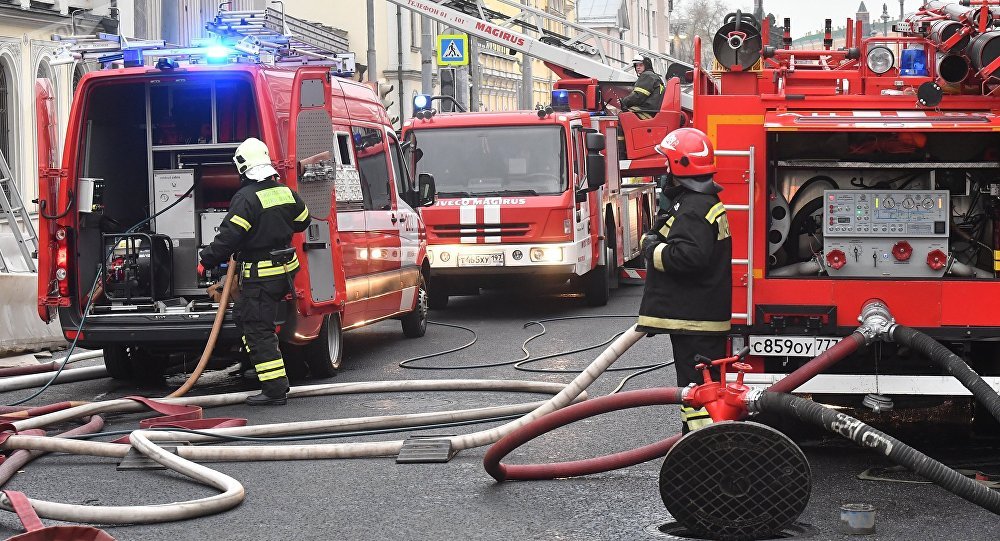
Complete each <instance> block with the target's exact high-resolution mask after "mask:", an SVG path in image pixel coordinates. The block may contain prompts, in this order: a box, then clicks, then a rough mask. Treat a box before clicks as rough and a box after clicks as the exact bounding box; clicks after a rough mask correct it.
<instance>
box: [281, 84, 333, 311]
mask: <svg viewBox="0 0 1000 541" xmlns="http://www.w3.org/2000/svg"><path fill="white" fill-rule="evenodd" d="M329 76H330V75H329V69H327V68H321V67H306V68H300V69H299V70H298V71H297V72H296V74H295V81H294V82H293V84H292V96H291V111H290V112H291V121H290V122H289V135H288V156H287V160H288V163H289V165H290V167H287V168H286V169H285V170H286V172H287V173H286V176H287V178H286V179H285V181H286V182H287V183H288V185H289V186H290V187H291V188H293V189H295V190H297V191H298V192H299V195H300V196H301V197H302V199H303V200H304V201H305V203H306V205H307V206H308V207H309V214H310V216H311V217H312V223H311V224H310V225H309V228H308V229H307V230H306V231H305V233H304V234H302V235H296V240H293V244H298V243H301V244H299V247H300V254H299V259H300V261H301V262H302V266H303V267H304V271H305V272H300V273H299V274H298V276H296V279H295V282H296V288H297V289H304V290H305V291H306V292H307V295H306V299H304V302H305V306H301V308H303V309H304V311H305V312H306V313H320V312H322V313H326V312H330V311H331V310H330V308H329V307H331V306H339V305H340V304H341V303H343V302H344V300H345V298H346V279H345V276H344V260H343V254H342V252H341V246H340V242H339V237H338V236H337V213H336V211H335V209H336V200H335V198H334V190H335V188H336V176H337V163H336V160H335V158H334V155H335V152H336V150H335V149H334V139H333V137H332V125H333V119H332V117H333V114H332V108H331V90H330V82H329ZM303 254H304V257H303Z"/></svg>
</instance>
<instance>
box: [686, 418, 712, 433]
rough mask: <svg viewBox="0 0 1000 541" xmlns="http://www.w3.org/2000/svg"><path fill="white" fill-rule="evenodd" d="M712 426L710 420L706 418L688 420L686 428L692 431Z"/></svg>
mask: <svg viewBox="0 0 1000 541" xmlns="http://www.w3.org/2000/svg"><path fill="white" fill-rule="evenodd" d="M710 424H712V418H711V417H707V418H705V419H688V421H687V427H688V430H691V431H694V430H698V429H699V428H705V427H706V426H708V425H710Z"/></svg>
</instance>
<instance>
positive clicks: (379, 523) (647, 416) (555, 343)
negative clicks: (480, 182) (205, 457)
mask: <svg viewBox="0 0 1000 541" xmlns="http://www.w3.org/2000/svg"><path fill="white" fill-rule="evenodd" d="M640 295H641V288H639V287H623V288H622V289H620V290H618V291H616V292H614V293H613V298H612V301H611V303H610V304H609V305H608V306H607V307H604V308H600V309H591V308H587V307H586V306H585V305H584V303H583V301H582V299H580V298H575V297H573V296H571V295H551V294H540V293H537V292H516V291H490V292H485V293H483V294H482V295H480V296H477V297H462V298H453V299H452V305H451V306H450V307H449V308H448V309H445V310H439V311H435V312H432V319H433V320H435V321H440V322H444V323H450V324H460V325H464V326H467V327H470V328H472V329H474V330H475V331H476V333H477V334H478V341H477V342H476V343H475V344H474V345H473V346H471V347H469V348H467V349H465V350H463V351H461V352H458V353H453V354H450V355H447V356H444V357H438V358H432V359H426V360H423V361H418V362H416V363H414V364H417V365H423V366H439V367H448V369H435V370H411V369H405V368H400V367H399V366H398V363H399V362H400V361H402V360H404V359H407V358H411V357H414V356H417V355H422V354H428V353H434V352H437V351H442V350H445V349H449V348H451V347H456V346H459V345H462V344H464V343H466V342H467V341H469V340H470V338H471V334H470V333H469V332H467V331H463V330H461V329H456V328H451V327H444V326H431V327H430V328H429V330H428V333H427V336H426V337H424V338H422V339H412V340H411V339H406V338H404V337H403V335H402V332H401V331H400V327H399V323H398V322H395V321H389V322H383V323H380V324H377V325H374V326H372V327H369V328H365V329H360V330H356V331H351V332H350V333H348V334H347V336H346V353H345V361H344V368H343V370H342V371H341V372H340V374H338V376H337V377H336V378H333V379H331V380H329V381H333V382H353V381H377V380H403V379H428V378H434V379H440V378H474V379H480V378H482V379H525V380H540V381H555V382H563V383H565V382H568V381H570V380H571V379H572V378H573V375H574V374H572V373H529V372H521V371H517V370H515V369H513V368H512V367H511V366H510V365H509V364H508V365H505V366H499V367H493V368H482V369H472V370H469V369H461V368H460V367H461V366H462V365H468V364H484V363H489V362H505V361H507V362H512V361H514V360H517V359H519V358H521V357H522V356H523V352H522V350H521V344H522V342H523V341H524V340H526V339H527V338H529V337H530V336H532V335H534V334H537V333H538V332H539V330H540V328H539V327H538V326H530V327H528V328H524V324H525V322H527V321H529V320H538V319H543V318H557V317H565V316H571V315H588V316H592V315H600V314H603V315H613V314H626V315H631V314H635V313H636V310H637V308H638V304H639V298H640ZM630 324H631V321H630V319H629V318H614V317H608V318H604V319H581V320H572V321H553V322H549V323H546V324H545V326H546V330H547V332H546V334H545V335H543V336H541V337H539V338H537V339H535V340H533V341H532V342H531V343H530V344H528V349H529V351H530V352H531V353H532V355H533V356H535V357H537V356H540V355H545V354H548V353H555V352H559V351H566V350H570V349H574V348H579V347H582V346H585V345H592V344H597V343H600V342H603V341H605V340H607V339H610V338H611V337H612V336H613V335H614V334H615V332H617V331H618V330H621V329H624V328H626V327H627V326H628V325H630ZM599 351H600V348H599V349H596V350H593V351H588V352H585V353H579V354H574V355H569V356H565V357H559V358H555V359H549V360H545V361H542V362H539V363H533V364H531V365H529V366H531V367H536V368H549V369H552V368H560V369H566V370H578V369H582V368H583V367H585V366H586V365H587V364H588V363H589V362H590V361H591V360H592V359H593V358H594V357H596V355H597V353H598V352H599ZM669 354H670V352H669V345H668V341H667V340H666V339H665V338H662V337H661V338H656V339H643V340H642V341H640V342H639V343H638V344H637V345H636V346H635V347H633V348H632V349H631V350H630V351H629V352H627V353H626V355H625V356H624V357H623V358H622V359H621V360H620V361H619V362H618V363H617V364H616V365H615V367H634V366H641V365H647V364H650V363H655V362H660V361H663V360H667V359H668V358H669ZM632 372H633V371H623V372H615V373H606V374H605V375H604V376H602V377H601V378H600V379H599V380H598V381H597V382H596V383H595V384H594V386H592V387H591V389H590V390H589V392H590V394H591V395H592V396H596V395H601V394H606V393H608V392H609V391H611V390H612V389H614V388H615V387H616V386H617V385H618V383H619V382H620V381H621V379H622V378H624V377H625V376H627V375H628V374H630V373H632ZM181 380H182V378H180V377H172V378H168V379H167V380H166V381H164V382H162V383H158V384H144V385H139V386H135V385H131V384H126V383H122V382H116V381H112V380H110V379H106V380H97V381H90V382H80V383H72V384H65V385H58V386H54V387H52V388H51V389H50V390H48V391H47V392H46V393H45V394H44V395H42V396H41V397H39V398H37V399H35V400H33V401H32V404H36V405H37V404H45V403H51V402H57V401H62V400H100V399H108V398H116V397H120V396H125V395H128V394H137V393H138V394H143V395H145V396H153V397H155V396H163V395H165V394H167V393H169V392H170V391H171V390H172V389H173V388H175V387H176V386H178V385H179V384H180V381H181ZM673 383H674V375H673V370H672V369H670V368H668V369H665V370H659V371H656V372H652V373H648V374H644V375H641V376H638V377H636V378H633V379H631V380H630V381H629V382H628V384H627V385H626V389H638V388H647V387H656V386H670V385H672V384H673ZM250 388H252V384H248V383H245V382H243V381H241V380H239V379H238V378H236V377H235V376H230V375H229V374H228V373H227V372H226V371H216V372H211V373H208V374H207V375H206V377H205V378H204V380H203V383H201V384H200V385H199V386H198V387H197V388H196V389H195V391H193V393H197V394H208V393H220V392H228V391H234V390H248V389H250ZM27 393H28V391H18V392H14V393H8V394H7V395H5V396H3V397H2V399H3V400H4V403H10V402H11V401H13V400H16V399H19V398H21V397H23V396H27ZM541 398H544V397H541V396H540V395H530V396H525V395H513V394H509V393H474V392H451V393H444V392H424V393H414V394H387V393H386V394H377V395H346V396H336V397H316V398H300V399H296V400H292V401H290V402H289V404H288V405H287V406H285V407H275V408H266V409H261V408H258V409H250V408H247V407H244V406H233V407H223V408H216V409H213V410H211V411H210V412H209V414H210V415H211V416H233V417H246V418H248V420H249V423H251V424H260V423H273V422H290V421H298V420H310V419H324V418H343V417H357V416H371V415H387V414H393V413H414V412H423V411H435V410H443V409H459V408H467V407H477V406H487V405H497V404H511V403H517V402H521V401H525V400H538V399H541ZM143 417H144V416H140V415H116V416H111V417H109V418H108V419H107V420H108V427H107V429H109V430H115V429H125V428H131V427H135V426H137V423H138V420H139V419H141V418H143ZM910 417H911V418H913V419H916V421H914V422H910V423H908V424H904V425H903V426H901V427H895V426H894V427H893V428H892V429H890V430H889V431H890V432H891V433H893V434H897V433H898V434H899V435H900V436H901V439H903V440H904V441H906V442H907V443H908V444H910V445H913V446H914V447H916V448H918V449H921V450H923V451H925V452H927V453H928V454H930V455H931V456H934V457H935V458H938V459H941V460H944V461H946V462H947V463H949V464H952V465H956V466H960V467H963V468H969V469H976V470H981V471H984V472H986V473H993V474H997V473H1000V458H998V457H997V442H996V441H990V440H979V439H970V438H969V437H967V435H966V430H965V428H964V427H961V426H959V427H954V426H951V425H948V424H943V423H940V422H928V421H927V420H926V419H927V418H928V417H927V413H926V412H916V413H915V414H912V415H910ZM879 421H885V420H879V419H876V422H879ZM486 426H491V425H477V426H475V427H456V428H448V429H443V430H436V431H434V433H438V434H441V433H451V434H455V433H458V434H461V433H467V432H471V431H474V430H477V429H480V428H484V427H486ZM678 428H679V413H678V411H677V409H676V408H675V407H649V408H642V409H637V410H630V411H625V412H618V413H613V414H607V415H603V416H600V417H598V418H594V419H590V420H586V421H583V422H579V423H576V424H573V425H571V426H568V427H565V428H563V429H560V430H558V431H555V432H553V433H551V434H548V435H546V436H543V437H541V438H539V439H537V440H535V441H533V442H531V443H530V444H528V445H526V446H524V447H522V448H520V449H518V450H517V451H515V452H514V453H513V454H512V455H511V456H510V457H508V459H507V461H508V462H511V463H537V462H550V461H565V460H574V459H581V458H587V457H591V456H596V455H600V454H607V453H610V452H616V451H620V450H624V449H629V448H634V447H638V446H640V445H644V444H647V443H652V442H655V441H658V440H660V439H662V438H664V437H666V436H668V435H671V434H673V433H675V432H676V431H677V430H678ZM892 430H896V432H892ZM412 433H415V432H410V433H404V434H402V435H397V434H391V435H378V436H366V437H353V438H348V439H338V440H325V441H380V440H395V439H401V438H402V437H405V436H406V434H412ZM799 438H800V443H801V445H802V448H803V450H804V451H805V454H806V456H807V457H808V459H809V462H810V465H811V468H812V491H811V497H810V499H809V503H808V506H807V507H806V509H805V512H804V513H803V514H802V515H801V517H800V518H799V521H798V522H799V524H798V526H797V527H796V529H795V530H794V531H791V532H790V535H792V536H794V537H801V538H812V539H845V540H846V539H858V537H855V536H846V535H842V534H840V533H838V528H839V526H840V506H841V505H842V504H844V503H869V504H872V505H874V506H875V508H876V528H877V533H876V534H875V535H872V536H868V537H867V538H868V539H879V540H890V539H891V540H907V541H913V540H917V539H920V540H924V539H942V540H944V539H948V540H951V539H963V540H976V539H996V538H997V537H998V535H1000V534H998V532H1000V520H998V517H997V516H996V515H993V514H992V513H990V512H988V511H985V510H983V509H980V508H978V507H976V506H974V505H972V504H970V503H968V502H966V501H964V500H962V499H960V498H958V497H957V496H954V495H952V494H950V493H948V492H946V491H944V490H943V489H940V488H938V487H936V486H934V485H927V484H913V483H899V482H889V481H872V480H861V479H858V477H857V476H858V474H859V473H861V472H863V471H865V470H867V469H869V468H885V467H889V466H891V464H890V463H888V462H887V461H886V460H885V459H884V458H882V457H879V456H875V455H873V454H871V453H869V452H866V451H864V450H861V449H858V448H856V447H854V446H853V445H852V444H850V443H847V442H845V441H839V440H835V439H832V438H818V437H814V436H811V435H800V436H799ZM484 453H485V450H484V449H473V450H466V451H462V452H461V453H459V454H458V455H457V456H456V457H455V458H453V459H452V460H451V461H450V462H448V463H446V464H417V465H412V464H397V463H396V462H395V460H394V459H392V458H367V459H348V460H330V461H294V462H256V463H218V464H210V466H211V467H212V468H215V469H217V470H219V471H222V472H225V473H227V474H229V475H231V476H233V477H235V478H236V479H238V480H239V481H240V482H242V483H243V485H244V486H245V488H246V499H245V501H244V502H243V503H242V504H241V505H240V506H238V507H237V508H235V509H232V510H230V511H228V512H225V513H221V514H218V515H213V516H208V517H203V518H198V519H194V520H189V521H184V522H174V523H167V524H154V525H130V526H108V527H107V528H106V530H107V531H108V532H109V533H111V534H112V535H113V536H114V537H115V538H117V539H119V540H174V539H215V540H245V539H254V540H286V539H323V540H328V539H350V540H384V539H390V540H396V539H399V540H429V539H435V540H436V539H449V540H450V539H456V540H458V539H485V540H505V541H506V540H511V539H530V540H553V539H573V540H622V539H627V540H642V539H677V538H678V537H676V536H671V535H670V534H665V533H663V532H662V531H661V527H663V526H664V525H668V526H666V527H665V529H666V530H667V531H670V532H674V533H676V534H678V535H680V536H683V532H678V531H677V529H676V528H673V529H672V528H671V527H670V526H669V524H670V523H671V522H672V519H671V517H670V515H669V514H668V513H667V511H666V509H665V507H664V505H663V502H662V500H661V498H660V496H659V487H658V477H659V470H660V466H661V462H662V460H656V461H652V462H648V463H645V464H641V465H638V466H634V467H631V468H627V469H624V470H619V471H613V472H609V473H604V474H599V475H592V476H588V477H583V478H576V479H561V480H556V481H536V482H507V483H502V484H498V483H495V482H494V481H493V480H492V479H491V478H490V477H489V476H488V475H487V474H486V473H485V471H484V470H483V468H482V457H483V454H484ZM116 466H117V461H115V460H111V459H103V458H89V457H76V456H61V455H50V456H46V457H43V458H41V459H39V460H37V461H35V462H34V463H32V464H30V465H29V466H27V467H26V468H25V469H24V471H23V472H21V473H19V474H18V475H16V476H15V477H14V478H13V480H12V481H11V482H10V483H9V484H8V485H7V486H6V487H5V488H12V489H16V490H21V491H23V492H25V493H26V494H28V495H29V496H31V497H35V498H40V499H47V500H53V501H59V502H67V503H78V504H85V505H102V506H108V505H136V504H155V503H168V502H175V501H184V500H189V499H193V498H199V497H205V496H209V495H211V494H213V493H214V489H211V488H208V487H205V486H201V485H198V484H195V483H192V482H190V481H189V480H188V479H186V478H184V477H182V476H180V475H178V474H175V473H167V472H164V471H155V470H145V471H117V470H116ZM889 476H890V477H894V478H896V479H897V480H899V479H903V480H912V479H911V478H910V477H908V476H905V475H900V474H896V473H890V474H889ZM45 522H46V524H48V525H53V524H57V522H56V521H52V520H45ZM21 531H22V530H21V529H20V527H19V524H18V522H17V520H16V518H15V517H14V516H13V515H12V514H8V513H4V514H2V515H0V535H2V536H4V537H7V536H12V535H15V534H16V533H19V532H21ZM785 538H788V536H786V537H785Z"/></svg>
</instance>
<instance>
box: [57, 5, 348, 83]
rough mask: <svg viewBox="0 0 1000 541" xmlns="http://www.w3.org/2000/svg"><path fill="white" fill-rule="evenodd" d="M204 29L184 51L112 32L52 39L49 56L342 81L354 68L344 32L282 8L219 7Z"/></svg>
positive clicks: (162, 43)
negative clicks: (235, 66) (281, 69)
mask: <svg viewBox="0 0 1000 541" xmlns="http://www.w3.org/2000/svg"><path fill="white" fill-rule="evenodd" d="M205 29H206V30H207V31H208V32H209V34H210V35H211V37H209V38H198V39H195V40H193V43H192V44H191V45H192V46H190V47H172V46H170V45H168V44H167V43H166V42H164V41H163V40H140V39H134V38H126V37H125V36H121V35H117V34H105V33H99V34H95V35H82V36H81V35H73V36H60V35H54V36H52V39H53V40H54V41H58V42H61V43H63V46H62V47H60V48H59V49H58V50H57V51H56V52H55V54H54V56H55V60H54V63H69V62H72V61H74V60H94V61H97V62H100V63H101V64H104V65H111V64H112V63H114V62H116V61H123V62H124V63H125V65H126V66H141V65H144V64H145V59H146V58H151V57H156V58H173V59H183V60H187V61H189V62H192V63H196V62H212V61H213V60H214V61H215V62H217V63H218V62H220V61H226V60H227V59H229V58H236V60H237V61H244V62H256V63H261V64H268V65H277V66H297V65H303V64H318V65H330V66H331V72H332V73H334V74H335V75H338V76H342V77H346V76H350V75H353V74H354V71H355V68H356V66H355V59H354V54H353V53H350V52H348V40H347V34H346V32H343V31H338V30H336V29H334V28H330V27H327V26H323V25H320V24H317V23H310V22H308V21H305V20H302V19H297V18H295V17H290V16H286V15H285V13H284V11H283V10H282V11H278V10H276V9H273V8H266V9H260V10H247V11H227V10H223V9H220V10H219V12H218V13H217V14H216V16H215V18H214V19H213V20H211V21H209V22H207V23H206V24H205Z"/></svg>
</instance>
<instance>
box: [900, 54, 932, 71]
mask: <svg viewBox="0 0 1000 541" xmlns="http://www.w3.org/2000/svg"><path fill="white" fill-rule="evenodd" d="M899 74H900V75H901V76H903V77H926V76H927V54H926V53H925V51H924V50H923V49H904V50H903V54H902V56H900V58H899Z"/></svg>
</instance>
